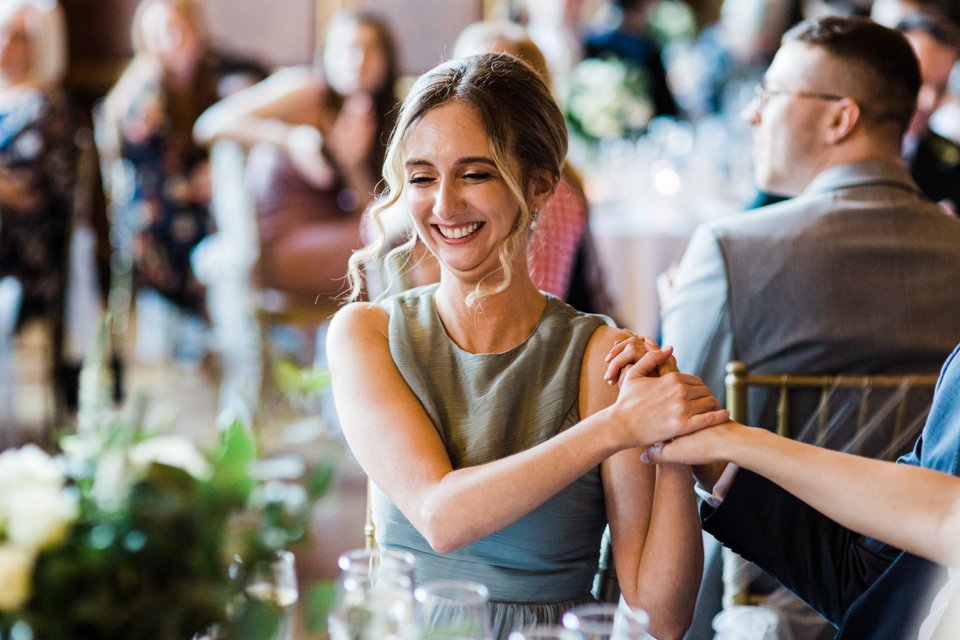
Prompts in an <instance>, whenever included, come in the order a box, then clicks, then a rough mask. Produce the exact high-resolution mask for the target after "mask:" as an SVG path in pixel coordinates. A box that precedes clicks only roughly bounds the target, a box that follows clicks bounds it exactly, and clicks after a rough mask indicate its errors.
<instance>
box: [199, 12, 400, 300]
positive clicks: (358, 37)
mask: <svg viewBox="0 0 960 640" xmlns="http://www.w3.org/2000/svg"><path fill="white" fill-rule="evenodd" d="M396 59H397V55H396V50H395V47H394V41H393V37H392V35H391V33H390V30H389V29H388V27H387V25H386V23H385V22H384V21H383V20H381V19H380V18H378V17H376V16H374V15H371V14H366V13H353V12H344V13H341V14H338V15H337V16H335V17H334V18H333V20H332V21H331V23H330V26H329V28H328V29H327V33H326V38H325V42H324V46H323V48H322V50H321V51H319V52H318V55H317V58H316V61H315V63H314V65H313V67H312V68H309V67H299V68H289V69H283V70H280V71H278V72H276V73H275V74H273V75H272V76H270V77H269V78H267V79H266V80H264V81H263V82H261V83H259V84H257V85H254V86H253V87H250V88H248V89H246V90H244V91H240V92H238V93H236V94H235V95H233V96H231V97H229V98H228V99H226V100H224V101H223V102H221V103H219V104H217V105H214V106H213V107H212V108H211V109H209V110H208V111H207V112H206V113H204V114H203V116H202V117H201V118H200V120H198V121H197V125H196V128H195V130H194V135H195V137H196V139H197V140H198V141H199V142H200V143H201V144H210V143H212V142H213V141H214V140H217V139H220V138H225V139H232V140H236V141H239V142H241V143H242V144H244V145H256V146H254V147H253V149H252V150H251V153H250V157H249V161H248V169H249V170H248V179H249V180H250V186H251V188H252V190H253V192H254V197H255V200H256V206H257V213H258V221H259V229H260V244H261V264H262V276H263V279H264V284H266V285H267V286H270V287H273V288H276V289H279V290H281V291H284V292H287V293H291V294H298V295H301V296H305V297H309V298H310V299H311V300H313V299H314V298H315V297H316V296H317V295H322V296H324V297H328V298H331V297H333V296H335V295H336V294H337V292H338V291H340V289H341V286H342V277H343V274H344V273H345V272H346V265H347V260H348V258H349V257H350V254H351V252H352V251H353V250H354V249H355V248H357V247H358V246H359V236H360V219H361V214H362V213H363V210H364V208H365V207H366V206H367V204H368V203H369V202H370V201H371V199H372V198H373V193H374V188H375V186H376V183H377V181H378V177H379V175H380V170H381V167H382V165H383V157H384V149H385V144H386V136H387V135H388V133H389V131H390V128H391V123H392V114H391V110H392V109H393V107H394V106H395V102H396V97H395V94H394V85H395V83H396V79H397V75H396V74H397V70H396Z"/></svg>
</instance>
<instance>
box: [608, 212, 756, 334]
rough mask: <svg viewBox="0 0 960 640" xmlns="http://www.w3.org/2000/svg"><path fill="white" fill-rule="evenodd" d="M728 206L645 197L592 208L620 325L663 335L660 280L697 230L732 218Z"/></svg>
mask: <svg viewBox="0 0 960 640" xmlns="http://www.w3.org/2000/svg"><path fill="white" fill-rule="evenodd" d="M739 208H740V205H739V204H737V203H734V202H729V201H725V200H713V199H711V200H706V199H702V198H701V199H696V200H695V201H694V200H692V199H689V198H687V199H679V198H678V199H677V200H676V201H669V200H666V201H665V200H662V199H661V200H656V199H648V198H644V197H637V198H636V199H633V200H630V201H627V200H607V201H601V202H593V203H591V213H590V230H591V232H592V233H593V236H594V241H595V242H596V245H597V253H598V254H599V257H600V264H601V266H602V267H603V273H604V277H605V279H606V286H607V293H609V294H610V297H611V298H612V299H613V302H614V304H615V306H616V313H617V320H618V321H619V322H620V323H621V324H622V325H623V326H624V327H626V328H628V329H632V330H634V331H636V332H637V333H639V334H641V335H650V336H654V338H658V337H659V335H660V301H659V296H658V295H657V276H658V275H659V274H660V273H662V272H664V271H665V270H667V268H669V267H670V265H671V264H672V263H674V262H678V261H679V260H680V258H681V256H683V251H684V249H685V248H686V246H687V242H688V241H689V240H690V235H691V234H692V233H693V230H694V228H695V227H696V225H697V224H698V223H699V222H700V221H702V220H708V219H711V218H715V217H718V216H721V215H725V214H729V213H733V212H735V211H737V210H738V209H739Z"/></svg>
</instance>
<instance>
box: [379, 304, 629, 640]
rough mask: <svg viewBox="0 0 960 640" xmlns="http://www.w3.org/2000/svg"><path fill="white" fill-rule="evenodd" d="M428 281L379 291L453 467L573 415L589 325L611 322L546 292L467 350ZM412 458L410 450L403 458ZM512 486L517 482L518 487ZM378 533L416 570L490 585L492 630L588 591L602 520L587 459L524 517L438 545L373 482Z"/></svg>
mask: <svg viewBox="0 0 960 640" xmlns="http://www.w3.org/2000/svg"><path fill="white" fill-rule="evenodd" d="M436 288H437V285H431V286H427V287H420V288H417V289H412V290H410V291H407V292H404V293H402V294H400V295H397V296H394V297H392V298H389V299H387V300H386V301H385V302H384V305H385V307H386V309H387V311H388V312H389V314H390V323H389V338H390V349H391V352H392V355H393V359H394V362H396V364H397V367H398V368H399V369H400V373H401V374H402V375H403V377H404V379H405V380H406V382H407V384H408V385H409V386H410V389H411V390H412V391H413V392H414V394H416V396H417V398H418V399H419V400H420V402H421V404H422V405H423V407H424V409H425V410H426V412H427V415H429V416H430V419H431V421H432V422H433V424H434V426H435V427H436V429H437V432H438V433H439V434H440V437H441V438H442V440H443V443H444V445H445V447H446V449H447V453H448V454H449V456H450V460H451V462H452V463H453V467H454V468H463V467H470V466H475V465H480V464H483V463H486V462H490V461H492V460H497V459H499V458H504V457H506V456H509V455H511V454H514V453H517V452H520V451H523V450H525V449H528V448H530V447H533V446H535V445H537V444H539V443H541V442H544V441H546V440H548V439H549V438H552V437H553V436H555V435H557V434H558V433H560V432H561V431H563V430H564V429H567V428H569V427H571V426H572V425H574V424H576V423H577V422H578V421H579V420H580V413H579V407H578V399H579V391H580V365H581V361H582V360H583V354H584V351H585V349H586V345H587V342H588V341H589V339H590V337H591V336H592V335H593V332H594V331H595V330H596V329H597V328H598V327H600V326H601V325H604V324H612V322H611V321H610V320H609V319H608V318H606V317H604V316H597V315H588V314H583V313H580V312H579V311H576V310H575V309H573V308H572V307H570V306H568V305H567V304H565V303H564V302H562V301H561V300H559V299H558V298H555V297H553V296H550V295H547V304H546V306H545V309H544V312H543V316H542V318H541V319H540V323H539V324H538V325H537V327H536V329H535V330H534V332H533V333H532V334H531V335H530V336H529V337H528V338H527V339H526V340H525V341H524V342H523V343H522V344H520V345H519V346H517V347H515V348H513V349H511V350H509V351H506V352H504V353H494V354H474V353H468V352H466V351H463V350H462V349H460V348H459V347H458V346H457V345H456V344H455V343H454V342H453V341H452V340H451V339H450V338H449V337H448V335H447V333H446V331H445V329H444V327H443V324H442V322H441V320H440V317H439V315H438V314H437V310H436V306H435V303H434V292H435V291H436ZM408 463H409V464H416V461H415V460H411V461H409V462H408ZM516 489H517V491H523V487H521V486H518V487H517V488H516ZM373 514H374V521H375V524H376V531H377V543H378V544H379V545H380V546H381V547H383V548H389V549H401V550H405V551H409V552H411V553H413V555H414V556H415V557H416V578H417V582H418V583H420V584H422V583H423V582H425V581H428V580H435V579H461V580H473V581H477V582H481V583H483V584H485V585H486V586H487V588H488V589H489V590H490V600H491V608H492V612H493V630H494V638H504V639H505V638H506V637H507V636H508V635H509V633H510V631H512V630H514V629H518V628H521V627H523V626H526V625H529V624H533V623H546V622H557V621H558V620H559V619H560V616H561V615H562V614H563V612H564V611H566V610H567V609H569V608H570V607H572V606H575V605H576V604H580V603H583V602H587V601H590V600H591V599H592V598H591V596H590V589H591V586H592V582H593V577H594V575H595V573H596V571H597V563H598V558H599V551H600V540H601V536H602V534H603V530H604V526H605V525H606V512H605V509H604V500H603V485H602V483H601V480H600V469H599V467H596V468H594V469H591V470H590V471H589V472H588V473H586V474H585V475H583V476H582V477H580V478H578V479H577V480H575V481H574V482H572V483H571V484H570V485H569V486H567V487H566V488H564V489H563V490H561V491H560V492H559V493H558V494H556V495H555V496H553V497H552V498H551V499H549V500H547V501H546V502H545V503H544V504H542V505H541V506H539V507H538V508H537V509H535V510H534V511H532V512H531V513H530V514H528V515H527V516H525V517H523V518H521V519H520V520H518V521H517V522H515V523H513V524H512V525H509V526H507V527H505V528H503V529H501V530H500V531H497V532H496V533H493V534H491V535H489V536H487V537H485V538H483V539H481V540H478V541H476V542H474V543H473V544H471V545H469V546H466V547H463V548H461V549H458V550H456V551H454V552H452V553H448V554H442V555H441V554H438V553H436V552H435V551H433V550H432V549H431V548H430V545H429V544H427V542H426V540H424V538H423V537H422V536H421V535H420V533H419V532H418V531H417V530H416V529H415V528H414V527H413V526H412V525H411V524H410V522H409V521H408V520H407V519H406V518H405V517H404V516H403V514H402V513H401V512H400V510H399V509H398V508H397V507H396V505H394V504H393V503H392V502H391V501H390V499H389V498H387V497H386V495H384V494H383V493H382V492H381V491H379V490H376V491H375V492H374V496H373Z"/></svg>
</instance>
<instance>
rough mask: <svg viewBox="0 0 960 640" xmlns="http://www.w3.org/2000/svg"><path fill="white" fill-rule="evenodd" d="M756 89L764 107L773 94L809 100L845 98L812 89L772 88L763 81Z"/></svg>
mask: <svg viewBox="0 0 960 640" xmlns="http://www.w3.org/2000/svg"><path fill="white" fill-rule="evenodd" d="M754 91H755V92H756V94H757V99H758V100H759V101H760V108H761V109H762V108H763V107H764V106H765V105H766V104H767V100H769V99H770V98H771V97H773V96H791V97H794V98H807V99H809V100H829V101H831V102H835V101H837V100H843V99H844V97H845V96H838V95H836V94H833V93H814V92H812V91H787V90H786V89H770V88H769V87H765V86H764V85H763V84H762V83H761V84H758V85H757V86H756V87H755V88H754Z"/></svg>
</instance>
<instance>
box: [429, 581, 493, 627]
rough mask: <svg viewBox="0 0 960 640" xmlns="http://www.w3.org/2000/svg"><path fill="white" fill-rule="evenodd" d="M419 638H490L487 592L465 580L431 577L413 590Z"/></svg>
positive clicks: (478, 585) (474, 583)
mask: <svg viewBox="0 0 960 640" xmlns="http://www.w3.org/2000/svg"><path fill="white" fill-rule="evenodd" d="M416 599H417V620H418V627H419V629H420V633H421V638H423V640H490V639H491V638H492V637H493V633H492V631H491V628H490V606H489V604H488V600H489V592H488V591H487V588H486V587H485V586H484V585H482V584H480V583H478V582H470V581H467V580H434V581H431V582H427V583H425V584H423V585H422V586H420V587H418V588H417V590H416Z"/></svg>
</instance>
